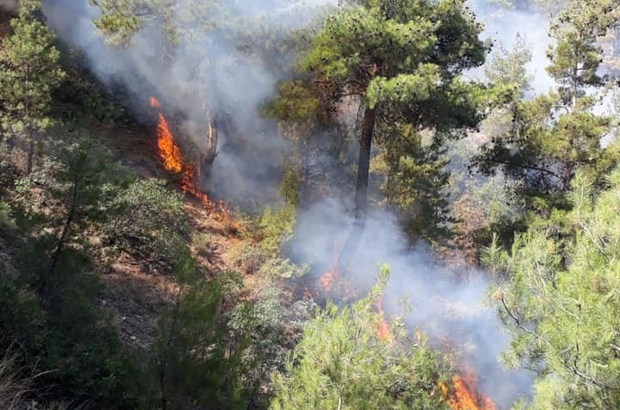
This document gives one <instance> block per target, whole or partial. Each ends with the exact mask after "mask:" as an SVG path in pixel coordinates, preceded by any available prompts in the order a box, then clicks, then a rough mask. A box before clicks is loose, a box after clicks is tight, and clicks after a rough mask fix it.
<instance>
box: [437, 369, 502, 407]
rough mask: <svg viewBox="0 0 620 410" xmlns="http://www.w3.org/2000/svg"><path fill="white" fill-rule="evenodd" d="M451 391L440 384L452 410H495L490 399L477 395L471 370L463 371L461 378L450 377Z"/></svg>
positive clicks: (456, 376)
mask: <svg viewBox="0 0 620 410" xmlns="http://www.w3.org/2000/svg"><path fill="white" fill-rule="evenodd" d="M452 385H453V391H452V392H450V389H448V386H446V385H445V384H443V383H442V384H441V386H440V388H441V391H442V393H443V395H444V397H446V398H447V399H448V404H449V405H450V408H451V409H452V410H495V409H496V407H495V404H494V403H493V401H492V400H491V398H490V397H488V396H485V395H483V394H480V393H478V391H477V389H476V375H475V374H474V372H473V371H472V370H471V369H465V371H464V372H463V376H460V375H454V376H453V377H452Z"/></svg>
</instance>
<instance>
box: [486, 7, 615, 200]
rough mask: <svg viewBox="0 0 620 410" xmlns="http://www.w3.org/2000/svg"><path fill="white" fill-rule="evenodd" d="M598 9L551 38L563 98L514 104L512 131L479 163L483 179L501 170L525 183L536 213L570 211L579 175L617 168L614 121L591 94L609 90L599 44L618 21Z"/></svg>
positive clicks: (564, 21) (568, 21)
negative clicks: (605, 143)
mask: <svg viewBox="0 0 620 410" xmlns="http://www.w3.org/2000/svg"><path fill="white" fill-rule="evenodd" d="M597 4H598V3H597V2H587V3H583V4H582V2H576V3H575V4H574V5H571V7H569V8H567V9H566V10H565V11H563V12H562V13H561V14H560V15H559V16H558V18H557V20H556V22H555V24H554V25H553V27H552V30H551V34H552V36H553V37H554V38H555V39H556V40H557V43H556V44H555V45H554V46H552V47H551V48H550V49H549V51H548V56H549V58H550V61H551V64H550V65H549V67H548V68H547V71H548V72H549V74H550V75H551V76H552V78H554V79H555V80H556V81H557V83H558V89H557V91H555V92H551V93H549V94H547V95H541V96H538V97H536V98H534V99H533V100H530V101H520V102H516V103H515V102H513V103H512V104H511V107H510V110H509V111H510V112H511V116H512V121H511V124H508V126H507V127H505V129H504V131H503V132H502V133H500V134H497V135H494V136H493V138H492V139H491V141H489V143H487V144H486V145H485V146H484V147H483V149H482V153H481V155H480V156H479V157H478V158H477V159H476V162H477V165H478V166H480V168H481V169H482V170H483V171H484V172H493V171H494V170H495V169H500V170H502V171H503V172H504V173H505V174H506V175H510V176H511V177H513V178H514V180H515V181H519V183H520V189H519V194H520V196H521V197H522V198H523V199H524V200H525V201H526V202H527V203H528V208H529V209H530V210H536V211H538V212H549V211H550V210H551V209H552V208H553V207H554V206H556V207H557V206H561V207H569V203H567V202H566V195H565V194H566V192H567V191H568V190H569V189H570V184H571V181H572V178H573V176H574V174H575V171H576V170H577V168H579V167H588V169H590V171H591V172H593V173H595V174H597V175H598V176H599V177H602V176H603V175H605V174H606V172H608V171H609V170H610V169H611V168H613V165H614V163H615V161H616V160H617V158H615V154H614V153H613V151H612V150H605V149H603V148H602V147H601V145H600V140H601V138H602V137H603V136H604V135H605V134H606V133H608V132H609V131H610V125H611V122H610V118H609V117H608V116H605V115H597V114H595V113H594V112H593V108H594V105H595V101H596V100H595V97H596V96H595V94H594V92H596V90H595V91H594V92H591V91H590V92H588V93H586V91H587V90H588V88H590V90H591V88H592V87H599V86H601V85H602V84H603V79H602V78H600V77H599V76H598V75H597V71H598V68H599V64H600V59H601V50H600V48H599V47H598V46H597V44H596V39H597V36H599V35H601V34H604V32H605V30H606V29H607V28H608V27H609V26H610V24H612V21H613V19H609V18H608V17H609V16H605V17H600V15H599V14H597V13H598V12H602V11H604V10H606V7H607V6H601V5H600V4H598V5H597ZM595 6H597V7H595ZM588 7H593V8H594V10H596V12H595V11H593V10H590V9H589V8H588ZM500 80H502V79H501V78H500Z"/></svg>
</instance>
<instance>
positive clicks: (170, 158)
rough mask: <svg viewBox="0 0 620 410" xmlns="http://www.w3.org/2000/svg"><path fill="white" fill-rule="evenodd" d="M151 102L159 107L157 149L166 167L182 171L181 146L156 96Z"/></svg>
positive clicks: (172, 170) (167, 169) (171, 170)
mask: <svg viewBox="0 0 620 410" xmlns="http://www.w3.org/2000/svg"><path fill="white" fill-rule="evenodd" d="M149 104H150V106H151V107H153V108H157V109H159V113H158V120H157V149H158V152H159V157H160V158H161V160H162V162H163V165H164V168H165V169H166V171H169V172H174V173H177V172H181V169H182V168H183V161H182V158H181V152H180V151H179V147H177V145H176V144H175V143H174V138H173V137H172V133H170V128H169V127H168V122H167V121H166V118H165V117H164V114H163V113H162V112H161V105H160V104H159V101H157V99H155V97H151V98H150V99H149Z"/></svg>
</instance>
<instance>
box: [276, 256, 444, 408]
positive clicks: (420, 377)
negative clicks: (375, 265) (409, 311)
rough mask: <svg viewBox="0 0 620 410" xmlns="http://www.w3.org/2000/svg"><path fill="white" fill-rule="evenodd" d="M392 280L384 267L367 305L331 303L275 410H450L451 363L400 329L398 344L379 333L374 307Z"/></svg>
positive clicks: (313, 327)
mask: <svg viewBox="0 0 620 410" xmlns="http://www.w3.org/2000/svg"><path fill="white" fill-rule="evenodd" d="M388 273H389V272H388V269H387V267H383V268H382V275H381V279H380V281H379V283H378V284H377V285H375V286H374V288H373V289H372V290H371V291H370V293H369V294H368V295H367V296H366V297H365V298H363V299H361V300H359V301H357V302H355V303H354V304H353V305H351V306H345V307H342V308H340V309H339V308H338V307H336V306H335V305H333V304H328V306H327V307H326V308H325V309H323V310H321V311H319V312H318V314H317V316H316V318H314V319H313V320H311V321H310V322H309V323H308V325H307V326H306V327H305V330H304V332H303V336H302V339H301V341H300V342H299V344H298V345H297V346H296V347H295V350H294V351H293V354H292V355H291V356H290V358H289V359H288V360H287V362H286V371H285V372H284V373H283V374H280V375H277V376H276V377H275V378H274V386H275V397H274V399H273V401H272V402H271V405H270V408H271V409H273V410H280V409H291V410H292V409H386V408H390V409H448V406H447V403H446V402H445V398H444V397H443V395H442V394H440V393H439V386H440V383H441V382H447V381H448V378H449V371H450V364H449V362H448V361H447V360H446V359H445V358H444V357H443V356H442V355H441V354H440V353H439V352H436V351H434V350H432V349H430V348H429V347H427V346H425V345H424V344H423V343H422V342H418V341H410V340H408V339H407V337H406V335H405V333H404V332H403V329H399V328H397V327H395V326H392V327H391V329H390V331H391V336H390V340H386V339H385V338H384V337H382V336H381V335H380V334H379V331H378V329H379V326H380V320H381V317H380V314H379V313H377V312H376V310H375V308H374V305H375V303H376V301H377V300H378V298H380V297H381V293H382V291H383V289H384V287H385V283H386V281H387V278H388Z"/></svg>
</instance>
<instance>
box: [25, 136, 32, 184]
mask: <svg viewBox="0 0 620 410" xmlns="http://www.w3.org/2000/svg"><path fill="white" fill-rule="evenodd" d="M33 165H34V137H33V136H32V135H30V136H29V137H28V162H27V164H26V174H28V175H30V173H31V172H32V168H33Z"/></svg>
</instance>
